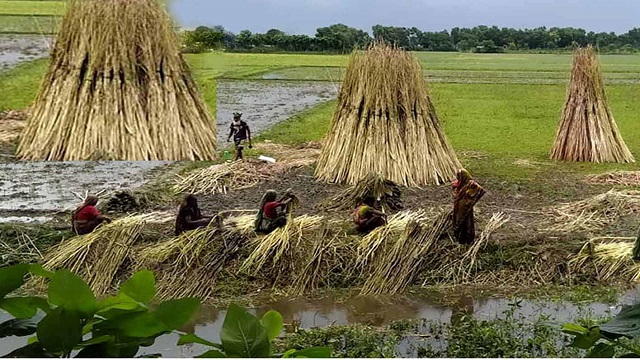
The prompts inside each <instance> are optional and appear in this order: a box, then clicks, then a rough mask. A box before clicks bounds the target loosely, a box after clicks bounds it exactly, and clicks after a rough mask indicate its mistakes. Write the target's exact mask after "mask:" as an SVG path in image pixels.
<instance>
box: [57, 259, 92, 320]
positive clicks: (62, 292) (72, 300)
mask: <svg viewBox="0 0 640 360" xmlns="http://www.w3.org/2000/svg"><path fill="white" fill-rule="evenodd" d="M48 294H49V302H50V303H52V304H53V305H57V306H59V307H62V308H64V309H67V310H72V311H77V312H79V313H81V314H82V315H85V316H88V317H89V316H91V315H93V314H94V313H95V311H96V297H95V296H94V295H93V292H92V291H91V288H89V285H87V283H86V282H84V280H82V279H81V278H80V277H79V276H77V275H75V274H72V273H71V272H69V271H67V270H58V271H56V273H55V275H54V276H53V278H52V279H51V283H50V284H49V291H48Z"/></svg>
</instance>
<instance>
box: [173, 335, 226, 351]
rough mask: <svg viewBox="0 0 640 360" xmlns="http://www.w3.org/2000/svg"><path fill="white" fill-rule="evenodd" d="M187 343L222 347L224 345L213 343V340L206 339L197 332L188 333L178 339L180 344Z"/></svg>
mask: <svg viewBox="0 0 640 360" xmlns="http://www.w3.org/2000/svg"><path fill="white" fill-rule="evenodd" d="M187 344H200V345H206V346H211V347H214V348H218V349H222V345H220V344H215V343H212V342H211V341H209V340H205V339H203V338H201V337H199V336H198V335H196V334H186V335H182V336H180V340H178V346H181V345H187Z"/></svg>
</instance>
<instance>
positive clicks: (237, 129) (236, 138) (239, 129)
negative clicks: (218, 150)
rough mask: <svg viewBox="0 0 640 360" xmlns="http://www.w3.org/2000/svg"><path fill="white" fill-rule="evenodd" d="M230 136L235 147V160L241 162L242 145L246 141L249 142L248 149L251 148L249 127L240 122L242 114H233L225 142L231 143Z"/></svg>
mask: <svg viewBox="0 0 640 360" xmlns="http://www.w3.org/2000/svg"><path fill="white" fill-rule="evenodd" d="M232 136H233V142H234V144H235V146H236V160H242V150H244V143H245V141H247V139H248V140H249V149H251V148H253V146H252V145H251V130H250V129H249V125H247V123H246V122H244V121H243V120H242V113H238V112H236V113H233V121H232V122H231V129H230V131H229V137H228V138H227V142H229V141H231V137H232Z"/></svg>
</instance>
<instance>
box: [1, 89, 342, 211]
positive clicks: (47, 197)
mask: <svg viewBox="0 0 640 360" xmlns="http://www.w3.org/2000/svg"><path fill="white" fill-rule="evenodd" d="M335 96H336V92H335V88H334V87H333V86H332V85H330V84H322V83H311V84H307V83H301V82H293V83H290V82H264V81H222V82H220V83H219V85H218V125H217V126H218V146H219V148H220V149H223V148H226V147H228V146H229V143H227V142H226V138H227V136H228V132H229V125H230V122H231V119H232V118H233V116H232V114H233V112H236V111H239V112H242V113H244V119H245V121H247V122H248V123H249V126H250V127H251V130H252V134H253V135H258V134H260V132H261V131H264V130H266V129H268V128H269V127H271V126H273V125H274V124H276V123H278V122H281V121H284V120H287V119H289V118H290V117H292V116H294V115H295V114H297V113H298V112H300V111H304V110H306V109H308V108H310V107H313V106H315V105H317V104H319V103H322V102H325V101H327V100H331V99H333V98H335ZM0 124H1V122H0ZM0 145H1V144H0ZM13 151H14V149H13V146H11V149H9V150H7V151H6V152H9V153H11V154H13ZM169 164H170V163H169V162H121V161H115V162H109V161H107V162H19V161H17V160H16V159H15V157H13V156H11V155H7V156H3V157H2V158H1V159H0V222H4V223H7V222H18V223H31V222H42V221H44V220H45V218H43V217H42V216H39V214H43V213H47V212H49V213H50V212H62V211H68V210H70V209H71V208H73V207H74V206H76V205H77V203H78V198H77V197H76V196H75V195H74V194H73V192H76V193H82V194H84V192H85V191H89V192H91V193H95V192H99V191H103V190H104V191H107V192H114V191H118V190H132V189H135V188H137V187H140V186H141V185H143V184H145V182H146V180H148V179H149V177H150V176H151V174H154V171H163V170H162V169H163V168H164V167H165V166H166V165H169ZM16 212H21V213H25V212H28V213H31V214H32V215H35V216H36V217H30V216H27V217H25V216H18V217H16Z"/></svg>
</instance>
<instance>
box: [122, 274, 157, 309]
mask: <svg viewBox="0 0 640 360" xmlns="http://www.w3.org/2000/svg"><path fill="white" fill-rule="evenodd" d="M120 293H122V294H126V295H128V296H129V297H131V298H132V299H134V300H136V301H139V302H141V303H143V304H147V303H149V302H150V301H151V300H152V299H153V298H154V297H155V296H156V279H155V277H154V276H153V273H152V272H151V271H148V270H143V271H139V272H137V273H135V274H134V275H133V276H132V277H131V278H130V279H129V280H127V281H125V283H124V284H122V286H121V287H120Z"/></svg>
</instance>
